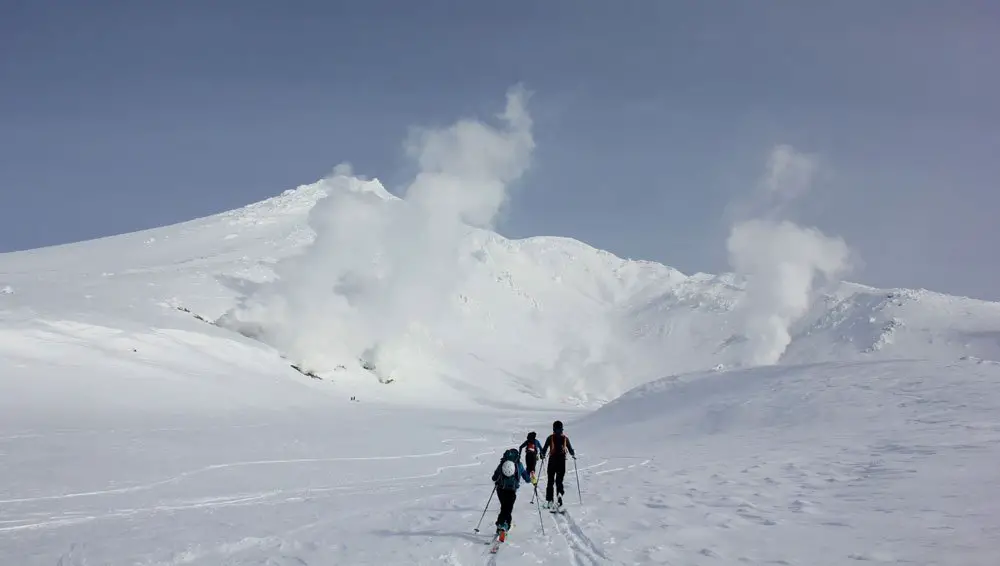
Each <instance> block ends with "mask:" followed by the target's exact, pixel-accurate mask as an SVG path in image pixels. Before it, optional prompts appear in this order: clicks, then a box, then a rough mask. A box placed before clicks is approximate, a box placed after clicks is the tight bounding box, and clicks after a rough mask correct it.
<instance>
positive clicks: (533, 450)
mask: <svg viewBox="0 0 1000 566" xmlns="http://www.w3.org/2000/svg"><path fill="white" fill-rule="evenodd" d="M517 450H518V453H519V454H520V452H521V450H524V468H525V469H526V470H528V473H529V474H531V477H532V478H534V477H535V463H536V462H537V461H538V453H539V452H541V450H542V443H541V442H539V441H538V438H536V436H535V431H531V432H529V433H528V438H527V440H525V441H524V442H522V443H521V445H520V446H518V448H517Z"/></svg>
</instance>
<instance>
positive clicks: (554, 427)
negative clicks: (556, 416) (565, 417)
mask: <svg viewBox="0 0 1000 566" xmlns="http://www.w3.org/2000/svg"><path fill="white" fill-rule="evenodd" d="M562 429H563V425H562V421H556V422H554V423H552V432H562Z"/></svg>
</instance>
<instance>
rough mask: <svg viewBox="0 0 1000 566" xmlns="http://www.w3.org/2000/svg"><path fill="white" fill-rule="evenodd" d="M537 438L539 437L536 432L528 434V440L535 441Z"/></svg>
mask: <svg viewBox="0 0 1000 566" xmlns="http://www.w3.org/2000/svg"><path fill="white" fill-rule="evenodd" d="M535 436H537V435H536V434H535V431H531V432H529V433H528V440H534V439H535Z"/></svg>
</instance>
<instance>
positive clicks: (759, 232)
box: [726, 145, 850, 365]
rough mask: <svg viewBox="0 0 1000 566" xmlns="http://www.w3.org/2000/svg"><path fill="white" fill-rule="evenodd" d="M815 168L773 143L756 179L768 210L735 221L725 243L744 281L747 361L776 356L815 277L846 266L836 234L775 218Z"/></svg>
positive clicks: (804, 307) (831, 276)
mask: <svg viewBox="0 0 1000 566" xmlns="http://www.w3.org/2000/svg"><path fill="white" fill-rule="evenodd" d="M816 168H817V161H816V158H814V157H812V156H809V155H806V154H802V153H799V152H797V151H796V150H795V149H794V148H792V147H790V146H787V145H780V146H777V147H776V148H774V150H773V151H772V152H771V155H770V158H769V159H768V168H767V172H766V174H765V176H764V178H763V181H762V183H761V187H762V189H763V193H764V194H763V197H764V198H765V200H766V201H770V205H769V206H770V207H771V210H770V212H771V214H769V215H767V216H768V217H767V218H753V219H749V220H743V221H741V222H737V223H736V224H734V225H733V227H732V229H731V231H730V235H729V238H728V240H727V242H726V246H727V249H728V251H729V263H730V265H731V267H732V268H733V270H734V271H735V272H736V273H739V274H741V275H743V276H745V277H746V280H747V287H746V295H745V297H744V300H743V303H742V305H741V308H742V310H743V314H744V316H745V335H746V338H747V347H748V352H747V360H746V361H747V362H748V363H750V364H753V365H769V364H774V363H777V362H778V361H779V360H780V359H781V356H782V354H784V352H785V349H786V348H787V347H788V345H789V344H790V343H791V339H792V338H791V334H790V329H791V327H792V325H793V324H794V323H795V322H796V321H798V320H799V319H801V318H802V317H803V316H804V315H805V314H806V313H807V312H808V310H809V307H810V305H811V303H812V300H813V293H814V288H815V285H816V282H817V279H820V278H824V279H826V280H828V281H833V280H835V279H836V278H838V277H840V276H842V275H843V274H844V273H845V272H846V271H847V270H848V268H849V261H850V249H849V248H848V247H847V244H845V243H844V241H843V240H842V239H840V238H831V237H828V236H826V235H824V234H823V233H822V232H820V231H819V230H817V229H815V228H803V227H801V226H798V225H797V224H795V223H793V222H790V221H788V220H780V219H778V218H775V216H777V215H778V213H780V211H781V209H782V208H783V207H784V205H787V204H789V203H790V202H791V201H793V200H794V199H796V198H799V197H801V196H803V195H804V194H806V192H807V191H808V190H809V188H810V185H811V183H812V178H813V175H814V174H815V171H816Z"/></svg>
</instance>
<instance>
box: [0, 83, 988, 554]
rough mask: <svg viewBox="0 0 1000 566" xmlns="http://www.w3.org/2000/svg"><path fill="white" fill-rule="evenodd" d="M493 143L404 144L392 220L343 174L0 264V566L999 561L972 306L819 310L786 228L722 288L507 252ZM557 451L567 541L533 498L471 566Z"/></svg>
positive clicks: (499, 150) (573, 245) (854, 294)
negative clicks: (551, 449) (409, 156)
mask: <svg viewBox="0 0 1000 566" xmlns="http://www.w3.org/2000/svg"><path fill="white" fill-rule="evenodd" d="M502 118H503V120H504V121H505V122H506V124H507V127H506V129H504V130H492V129H490V128H487V127H485V126H482V125H481V124H479V123H477V122H468V121H464V122H459V123H458V124H456V125H455V126H453V127H452V128H450V129H447V130H443V131H431V132H422V133H421V134H420V135H418V136H417V141H415V142H413V147H412V148H410V149H411V151H412V153H413V155H414V156H415V157H416V160H417V162H418V164H419V169H420V173H419V174H418V175H417V177H416V179H415V180H414V182H413V183H412V184H411V185H409V186H408V187H407V188H406V190H405V191H403V192H402V193H401V194H402V196H401V197H397V196H394V195H392V194H390V193H389V192H388V191H386V190H385V188H384V187H383V186H382V185H381V184H380V183H379V182H378V181H377V180H368V179H364V178H360V177H356V176H354V175H353V174H352V173H351V172H350V170H349V169H346V168H340V169H338V170H337V171H335V173H334V174H332V175H331V176H329V177H328V178H326V179H323V180H321V181H319V182H317V183H314V184H311V185H306V186H302V187H299V188H297V189H294V190H290V191H286V192H285V193H283V194H281V195H279V196H277V197H274V198H271V199H268V200H265V201H263V202H259V203H255V204H252V205H250V206H247V207H244V208H241V209H238V210H233V211H230V212H226V213H223V214H218V215H214V216H210V217H206V218H201V219H197V220H192V221H190V222H185V223H182V224H178V225H174V226H166V227H161V228H157V229H152V230H146V231H143V232H137V233H133V234H124V235H119V236H114V237H109V238H103V239H100V240H94V241H89V242H79V243H75V244H70V245H64V246H56V247H51V248H45V249H38V250H30V251H24V252H17V253H9V254H2V255H0V463H2V465H0V564H4V565H6V564H11V565H14V564H16V565H18V566H36V565H46V566H51V565H53V564H58V565H60V566H84V565H94V564H102V565H105V564H109V565H139V564H141V565H144V566H153V565H157V566H160V565H164V566H165V565H182V564H183V565H205V566H207V565H213V566H214V565H219V564H251V565H268V566H283V565H293V564H294V565H300V566H301V565H314V564H352V565H353V564H372V565H389V564H407V565H412V564H451V565H462V564H481V563H484V562H486V563H493V564H496V563H517V564H546V565H549V564H574V565H579V564H734V565H736V564H808V565H809V566H816V565H844V564H854V563H855V562H857V561H868V562H882V563H894V564H923V565H948V566H952V565H955V564H961V565H963V566H974V565H980V564H981V565H987V564H993V563H994V562H995V557H996V556H997V553H998V551H1000V531H998V530H997V527H996V525H998V524H1000V510H998V508H997V506H996V505H995V504H994V503H993V500H994V499H995V498H991V495H992V494H993V493H995V492H996V491H997V489H998V488H1000V485H998V480H997V474H996V466H997V462H998V461H1000V424H998V422H997V419H996V417H995V415H994V413H995V409H994V407H996V406H997V403H998V402H1000V363H998V362H997V360H1000V304H998V303H989V302H983V301H976V300H972V299H967V298H961V297H951V296H946V295H942V294H938V293H932V292H929V291H914V290H905V289H892V290H881V289H874V288H870V287H865V286H862V285H857V284H853V283H847V282H842V281H841V280H840V278H839V277H837V275H838V274H840V273H842V272H843V268H844V266H845V265H846V264H847V259H848V257H847V256H848V250H847V249H846V246H845V245H843V244H842V242H838V241H836V240H831V239H829V238H825V237H823V236H822V235H821V234H818V233H817V232H815V231H810V230H807V229H802V228H800V227H797V226H794V225H791V224H788V223H780V222H779V223H772V224H767V223H763V222H755V221H750V222H747V223H744V224H740V225H739V226H737V227H736V228H734V231H733V234H732V236H731V238H730V240H729V242H728V246H729V251H730V253H731V255H732V259H733V264H734V265H735V266H736V267H737V268H738V269H737V271H738V272H739V273H733V274H720V275H708V274H693V275H685V274H683V273H680V272H679V271H677V270H675V269H672V268H670V267H667V266H664V265H660V264H657V263H653V262H647V261H635V260H629V259H623V258H619V257H616V256H614V255H612V254H610V253H607V252H605V251H601V250H597V249H595V248H592V247H590V246H588V245H586V244H584V243H582V242H579V241H575V240H570V239H566V238H556V237H537V238H528V239H524V240H510V239H507V238H504V237H502V236H500V235H498V234H497V233H496V232H494V231H493V230H492V229H491V228H492V226H493V223H494V221H495V218H496V216H497V214H498V213H499V211H500V210H501V209H502V207H503V205H504V203H505V201H506V199H507V198H508V197H507V192H506V191H507V186H508V185H509V184H510V183H512V182H514V181H516V179H517V178H518V177H519V176H520V175H521V174H522V173H523V171H524V170H525V168H526V167H527V163H528V161H529V159H528V157H529V156H530V150H531V148H532V147H533V140H532V138H531V136H530V124H531V123H530V119H529V118H528V117H527V115H526V114H525V113H524V112H523V108H521V107H520V106H519V103H518V96H517V95H516V93H515V94H513V95H511V96H510V97H509V99H508V107H507V109H506V111H505V112H504V114H503V115H502ZM781 155H782V156H784V157H783V158H782V159H781V160H778V161H777V162H776V163H778V164H779V165H782V167H784V168H785V169H788V168H789V167H791V169H792V170H793V172H795V171H799V173H801V171H800V170H801V169H803V167H802V166H801V165H802V164H801V163H799V162H798V161H797V160H798V159H799V158H798V157H796V156H795V155H794V153H790V152H789V151H788V150H787V149H782V152H781ZM789 164H791V165H789ZM805 169H808V167H805ZM772 173H774V172H773V171H772ZM778 173H781V171H778ZM799 173H796V174H795V175H793V177H794V178H795V179H797V180H801V179H800V178H801V177H802V175H801V174H799ZM780 177H781V175H774V174H772V175H771V176H770V177H769V182H771V184H772V185H774V184H775V183H777V181H775V178H780ZM778 184H780V183H778ZM775 186H777V185H775ZM797 190H798V189H797ZM555 419H560V420H563V421H564V422H565V423H566V425H567V432H568V435H569V436H570V438H571V439H572V442H573V445H574V446H575V451H576V456H577V459H575V460H571V461H569V463H568V464H567V466H568V467H567V475H566V482H565V500H564V503H565V504H566V506H567V508H568V512H567V513H566V514H550V513H547V512H543V511H542V510H541V509H540V508H539V506H538V505H537V504H536V502H535V501H534V500H535V499H537V498H539V497H544V495H545V489H546V488H547V487H549V486H548V480H547V478H545V477H544V476H545V475H544V473H543V474H542V479H541V481H540V482H539V485H538V488H539V492H538V493H537V494H536V493H535V492H534V490H533V489H531V486H530V485H529V486H522V487H521V490H520V492H519V496H518V499H517V502H516V505H515V509H514V513H513V517H514V523H515V528H514V529H513V530H512V531H511V536H510V538H509V539H508V540H507V542H505V543H504V544H503V545H502V547H501V550H500V551H499V554H497V555H495V556H492V557H490V556H486V555H485V554H484V552H485V550H486V546H485V544H484V543H487V542H489V539H490V535H491V534H492V531H493V524H494V521H495V520H496V517H497V511H498V508H497V507H498V504H497V500H496V498H495V497H494V496H493V494H492V492H491V483H490V477H491V474H492V473H493V470H494V469H495V467H496V465H497V463H498V459H499V457H500V455H501V454H502V453H503V450H504V449H506V448H510V447H517V446H518V445H519V444H520V443H521V442H522V440H523V439H524V437H525V434H526V433H527V432H528V431H529V430H535V431H536V432H538V434H539V437H540V438H541V439H544V438H545V437H546V436H547V434H548V432H549V430H551V426H552V421H553V420H555Z"/></svg>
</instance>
